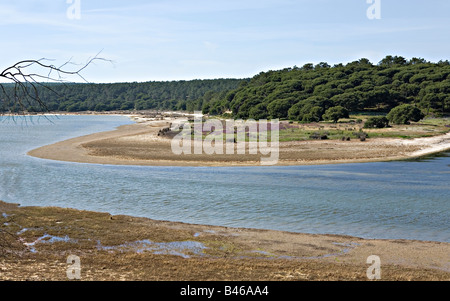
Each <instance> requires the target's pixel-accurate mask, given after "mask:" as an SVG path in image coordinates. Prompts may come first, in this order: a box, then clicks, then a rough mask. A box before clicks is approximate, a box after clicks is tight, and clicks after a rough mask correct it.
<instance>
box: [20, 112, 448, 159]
mask: <svg viewBox="0 0 450 301" xmlns="http://www.w3.org/2000/svg"><path fill="white" fill-rule="evenodd" d="M122 116H123V115H122ZM127 116H128V117H130V118H132V119H134V121H136V123H134V124H129V125H123V126H119V127H118V128H116V129H114V130H111V131H107V132H100V133H94V134H91V135H86V136H82V137H76V138H72V139H69V140H64V141H60V142H57V143H54V144H51V145H46V146H43V147H40V148H37V149H33V150H31V151H29V152H28V153H27V155H29V156H32V157H37V158H41V159H48V160H55V161H65V162H76V163H91V164H107V165H139V166H189V167H208V166H210V167H228V166H229V167H232V166H240V167H247V166H262V165H261V164H260V162H261V158H262V157H261V156H258V155H248V154H246V155H237V154H236V153H235V154H232V155H206V154H203V155H181V156H180V155H175V154H173V153H172V152H171V148H170V147H171V146H170V140H169V139H168V138H161V137H158V135H157V134H158V132H159V130H160V129H161V128H163V127H167V126H168V125H170V124H171V122H173V121H176V120H177V119H168V120H167V119H166V120H156V121H146V120H145V119H144V118H142V117H139V116H136V115H127ZM448 150H450V133H447V134H445V135H439V136H432V137H425V138H414V139H410V140H408V139H400V138H373V139H368V141H365V142H360V141H351V142H343V141H338V140H325V141H311V140H308V141H293V142H280V159H279V160H278V163H277V164H275V165H271V166H303V165H323V164H347V163H370V162H387V161H398V160H408V159H414V158H420V157H423V156H428V155H432V154H436V153H441V152H445V151H448Z"/></svg>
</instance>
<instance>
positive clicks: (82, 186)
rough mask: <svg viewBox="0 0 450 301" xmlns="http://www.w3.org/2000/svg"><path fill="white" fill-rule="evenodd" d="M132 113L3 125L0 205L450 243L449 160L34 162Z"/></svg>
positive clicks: (0, 127)
mask: <svg viewBox="0 0 450 301" xmlns="http://www.w3.org/2000/svg"><path fill="white" fill-rule="evenodd" d="M129 123H132V122H131V120H130V119H129V118H127V117H124V116H59V117H58V118H56V117H49V119H46V118H43V117H33V118H30V117H27V118H26V119H25V118H20V119H16V120H14V121H13V120H11V119H8V118H6V117H2V118H1V119H0V142H1V148H0V199H1V200H3V201H6V202H14V203H20V204H21V205H22V206H30V205H33V206H35V205H37V206H59V207H69V208H77V209H84V210H94V211H102V212H109V213H111V214H126V215H134V216H142V217H149V218H152V219H157V220H170V221H181V222H187V223H197V224H211V225H221V226H230V227H247V228H263V229H274V230H286V231H292V232H304V233H330V234H346V235H352V236H359V237H364V238H404V239H418V240H435V241H443V242H450V213H449V212H450V186H449V183H450V156H449V155H446V154H442V155H441V156H438V157H433V158H427V159H423V160H420V161H400V162H378V163H365V164H343V165H323V166H291V167H229V168H228V167H217V168H216V167H198V168H193V167H140V166H111V165H95V164H79V163H66V162H57V161H50V160H42V159H37V158H32V157H29V156H27V155H26V153H27V152H28V151H30V150H32V149H34V148H37V147H40V146H43V145H47V144H50V143H54V142H57V141H61V140H64V139H68V138H72V137H77V136H81V135H86V134H90V133H94V132H99V131H107V130H112V129H114V128H115V127H117V126H119V125H123V124H129Z"/></svg>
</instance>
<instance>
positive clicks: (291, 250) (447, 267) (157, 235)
mask: <svg viewBox="0 0 450 301" xmlns="http://www.w3.org/2000/svg"><path fill="white" fill-rule="evenodd" d="M0 224H1V225H2V226H1V230H3V231H8V233H12V234H13V235H14V236H3V237H2V236H1V235H2V234H4V233H5V232H1V231H0V239H2V240H1V241H2V246H5V245H7V244H6V243H5V240H4V238H8V239H9V246H10V247H7V248H6V249H5V248H0V251H5V250H6V251H8V252H6V254H5V252H0V267H1V273H0V279H3V280H67V275H66V270H67V256H68V255H77V256H79V257H80V258H81V280H95V281H102V280H112V281H117V280H146V281H149V280H158V281H159V280H170V281H172V280H176V281H184V280H191V281H203V280H207V281H211V280H218V281H299V280H368V278H367V274H366V271H367V269H368V267H369V266H370V264H367V258H368V257H369V256H371V255H376V256H378V257H379V258H380V260H381V279H382V280H385V281H391V280H443V281H448V280H450V263H449V257H448V254H450V244H449V243H440V242H425V241H407V240H369V239H361V238H357V237H350V236H338V235H311V234H300V233H290V232H280V231H270V230H256V229H238V228H228V227H217V226H206V225H193V224H183V223H175V222H165V221H155V220H150V219H146V218H137V217H131V216H112V215H110V214H108V213H98V212H88V211H80V210H74V209H63V208H55V207H50V208H48V207H46V208H43V207H20V206H17V205H14V204H8V203H3V202H0Z"/></svg>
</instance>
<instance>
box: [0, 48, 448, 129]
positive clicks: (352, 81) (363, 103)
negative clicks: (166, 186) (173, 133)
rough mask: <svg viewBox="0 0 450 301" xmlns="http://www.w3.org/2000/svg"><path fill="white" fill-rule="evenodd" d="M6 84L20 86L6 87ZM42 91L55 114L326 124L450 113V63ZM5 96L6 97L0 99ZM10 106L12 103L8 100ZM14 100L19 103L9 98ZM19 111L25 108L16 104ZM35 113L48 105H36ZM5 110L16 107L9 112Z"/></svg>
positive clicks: (396, 60) (308, 69)
mask: <svg viewBox="0 0 450 301" xmlns="http://www.w3.org/2000/svg"><path fill="white" fill-rule="evenodd" d="M4 87H5V89H6V90H8V89H12V86H8V85H4ZM49 87H50V88H51V89H46V88H44V87H40V88H39V91H38V92H39V95H40V98H41V99H42V100H43V101H44V102H45V105H46V106H47V109H48V110H49V111H67V112H79V111H113V110H180V111H194V110H202V111H203V112H204V113H207V114H210V115H221V114H224V113H227V112H232V115H233V116H234V117H236V118H253V119H263V118H281V119H285V118H286V119H287V118H288V119H290V120H296V121H302V122H311V121H320V120H322V119H323V116H324V115H325V113H326V111H327V110H328V109H330V108H333V107H337V106H339V107H343V108H345V109H346V110H347V111H348V112H383V113H388V112H389V111H390V110H391V109H392V108H394V107H397V106H399V105H402V104H412V105H414V106H415V107H417V108H419V109H421V110H422V112H423V113H424V114H427V115H430V114H433V115H446V114H449V113H450V63H449V61H440V62H438V63H432V62H428V61H426V60H424V59H421V58H412V59H411V60H407V59H405V58H403V57H400V56H387V57H386V58H384V59H383V60H382V61H380V62H379V63H377V64H373V63H371V62H370V61H369V60H367V59H360V60H358V61H354V62H351V63H348V64H346V65H343V64H338V65H334V66H330V65H328V64H327V63H320V64H317V65H314V64H306V65H304V66H302V67H297V66H294V67H293V68H286V69H283V70H276V71H268V72H261V73H260V74H258V75H256V76H254V77H253V78H251V79H215V80H193V81H173V82H146V83H114V84H51V85H50V86H49ZM0 97H1V96H0ZM0 99H1V101H2V102H3V104H4V107H5V108H11V105H12V104H7V105H5V103H6V102H7V100H6V99H5V98H0ZM9 101H12V100H9ZM12 108H13V109H12V110H8V111H13V112H14V111H20V108H19V107H18V105H17V104H16V105H15V107H14V106H12ZM26 109H27V110H28V111H30V112H33V111H34V112H36V111H41V110H42V109H41V108H39V107H38V106H35V105H33V104H32V103H30V104H27V105H26ZM3 111H4V112H8V111H7V110H6V109H4V110H3Z"/></svg>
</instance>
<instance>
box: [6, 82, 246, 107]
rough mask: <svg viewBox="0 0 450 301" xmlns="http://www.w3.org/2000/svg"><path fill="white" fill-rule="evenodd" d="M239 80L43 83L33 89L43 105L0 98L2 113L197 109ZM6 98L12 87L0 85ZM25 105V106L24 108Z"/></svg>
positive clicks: (228, 89)
mask: <svg viewBox="0 0 450 301" xmlns="http://www.w3.org/2000/svg"><path fill="white" fill-rule="evenodd" d="M240 82H241V80H240V79H214V80H191V81H168V82H157V81H153V82H144V83H112V84H90V83H86V84H85V83H82V84H80V83H46V84H42V85H39V86H37V87H36V89H37V91H36V93H38V94H39V98H40V99H41V100H42V102H43V104H44V106H42V105H41V104H39V103H36V102H33V101H28V102H26V103H22V104H21V105H19V103H18V102H14V97H10V98H6V97H3V98H2V95H0V103H2V104H3V106H1V107H0V110H2V111H3V113H5V112H11V113H14V112H23V111H27V112H43V111H50V112H56V111H59V112H82V111H97V112H102V111H118V110H121V111H128V110H177V111H195V110H199V111H200V110H201V108H202V105H203V103H202V102H201V101H203V97H204V96H206V95H208V94H212V93H221V92H223V91H230V90H233V89H235V88H237V87H238V85H239V83H240ZM3 88H4V90H5V94H6V95H13V94H14V91H13V89H15V88H16V87H15V85H14V84H3ZM24 106H25V107H24Z"/></svg>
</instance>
